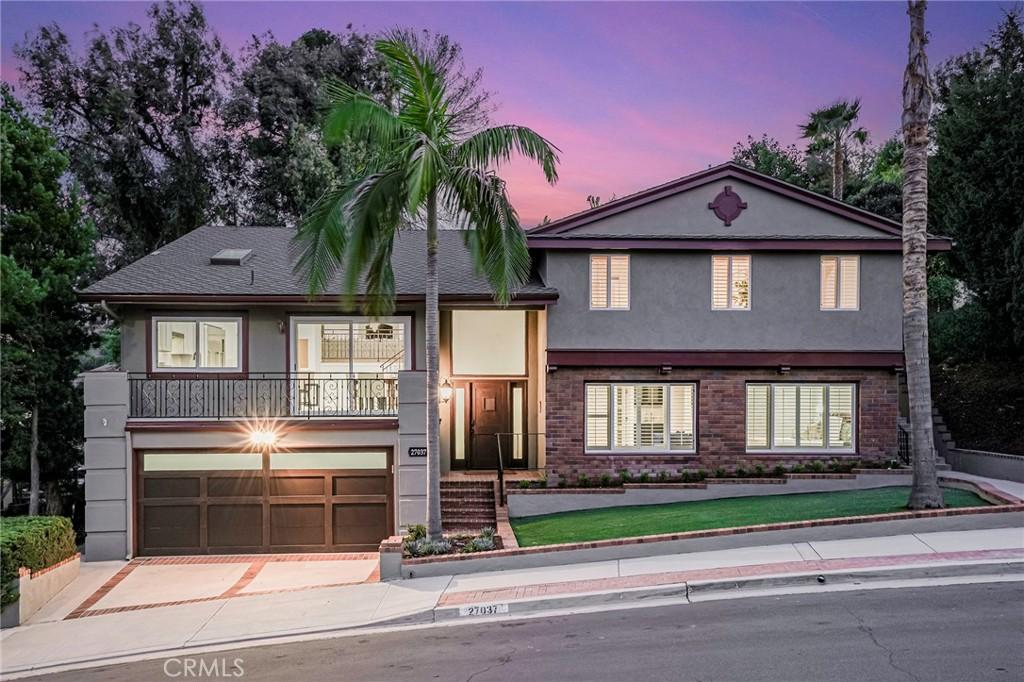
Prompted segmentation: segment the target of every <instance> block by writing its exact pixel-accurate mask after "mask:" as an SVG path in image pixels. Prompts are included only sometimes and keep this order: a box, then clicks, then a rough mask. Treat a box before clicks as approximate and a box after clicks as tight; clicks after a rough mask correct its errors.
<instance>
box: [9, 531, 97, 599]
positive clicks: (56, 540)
mask: <svg viewBox="0 0 1024 682" xmlns="http://www.w3.org/2000/svg"><path fill="white" fill-rule="evenodd" d="M76 551H78V548H77V547H76V546H75V531H74V529H73V528H72V526H71V519H67V518H64V517H63V516H16V517H7V518H3V519H0V604H3V605H5V606H6V605H7V604H10V603H12V602H14V601H16V600H17V599H18V589H17V583H16V579H17V577H18V569H19V568H21V567H22V566H24V567H25V568H29V569H32V570H33V571H38V570H41V569H43V568H46V567H47V566H52V565H54V564H56V563H58V562H60V561H63V560H64V559H67V558H68V557H70V556H74V554H75V552H76Z"/></svg>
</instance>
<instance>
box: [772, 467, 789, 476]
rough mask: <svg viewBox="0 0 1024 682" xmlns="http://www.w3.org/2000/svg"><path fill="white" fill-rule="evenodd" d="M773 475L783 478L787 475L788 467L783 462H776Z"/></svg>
mask: <svg viewBox="0 0 1024 682" xmlns="http://www.w3.org/2000/svg"><path fill="white" fill-rule="evenodd" d="M772 475H773V476H775V478H782V477H783V476H785V475H786V467H784V466H782V465H781V464H776V465H775V468H774V469H772Z"/></svg>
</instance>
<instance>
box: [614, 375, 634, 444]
mask: <svg viewBox="0 0 1024 682" xmlns="http://www.w3.org/2000/svg"><path fill="white" fill-rule="evenodd" d="M636 393H637V392H636V386H632V385H624V386H616V387H615V447H619V448H632V447H636V413H637V400H636Z"/></svg>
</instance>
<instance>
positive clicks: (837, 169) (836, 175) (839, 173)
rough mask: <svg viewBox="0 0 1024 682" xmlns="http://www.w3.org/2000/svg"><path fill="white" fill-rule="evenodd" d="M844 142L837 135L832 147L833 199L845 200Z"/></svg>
mask: <svg viewBox="0 0 1024 682" xmlns="http://www.w3.org/2000/svg"><path fill="white" fill-rule="evenodd" d="M843 164H844V160H843V140H842V138H841V137H840V135H839V134H836V139H835V144H833V145H832V198H833V199H838V200H839V201H842V200H843V185H845V184H846V178H845V177H843V176H844V173H843Z"/></svg>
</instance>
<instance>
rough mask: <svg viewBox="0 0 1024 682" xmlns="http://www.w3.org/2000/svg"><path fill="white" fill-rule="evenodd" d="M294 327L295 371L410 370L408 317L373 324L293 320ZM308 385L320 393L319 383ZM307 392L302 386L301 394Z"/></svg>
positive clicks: (331, 319) (349, 320)
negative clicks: (407, 331) (408, 368)
mask: <svg viewBox="0 0 1024 682" xmlns="http://www.w3.org/2000/svg"><path fill="white" fill-rule="evenodd" d="M291 325H292V330H291V333H292V348H291V352H292V369H293V370H295V371H297V372H301V373H303V374H305V373H310V374H386V373H392V372H398V371H400V370H403V369H407V367H408V361H407V358H408V357H410V354H409V340H410V339H409V338H407V337H408V336H409V335H407V334H406V330H407V329H408V328H409V320H408V318H402V317H392V318H387V320H386V321H376V322H371V321H369V320H368V318H343V317H324V318H313V317H293V318H292V321H291ZM305 386H308V387H311V388H312V389H313V391H314V392H316V391H318V390H319V388H318V385H316V384H307V385H305ZM303 390H304V385H300V386H299V392H300V393H301V392H302V391H303ZM313 397H314V398H316V396H313ZM314 404H316V402H315V401H311V402H309V405H311V406H312V405H314Z"/></svg>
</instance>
